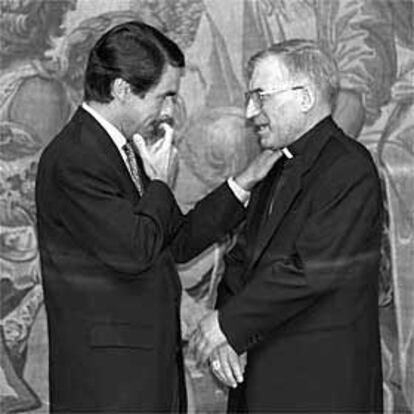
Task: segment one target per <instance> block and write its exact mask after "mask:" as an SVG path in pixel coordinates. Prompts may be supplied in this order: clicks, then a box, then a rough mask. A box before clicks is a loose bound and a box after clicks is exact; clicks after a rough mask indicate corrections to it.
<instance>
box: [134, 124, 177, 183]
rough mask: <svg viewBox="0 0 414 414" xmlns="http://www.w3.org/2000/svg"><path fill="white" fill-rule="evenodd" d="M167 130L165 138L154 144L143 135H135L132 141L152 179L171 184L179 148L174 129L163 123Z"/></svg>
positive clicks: (162, 125)
mask: <svg viewBox="0 0 414 414" xmlns="http://www.w3.org/2000/svg"><path fill="white" fill-rule="evenodd" d="M161 127H162V128H163V129H164V130H165V135H164V137H163V138H161V139H159V140H157V141H155V142H154V143H152V144H147V143H146V142H145V140H144V138H143V137H142V136H141V135H138V134H136V135H134V136H133V137H132V142H133V144H134V146H135V149H136V150H137V151H138V152H139V154H140V156H141V158H142V162H143V165H144V169H145V172H146V173H147V175H148V177H149V178H150V179H151V180H161V181H164V182H165V183H166V184H171V182H172V180H173V179H174V170H175V168H176V165H177V153H178V151H177V148H176V147H175V146H174V145H173V132H174V131H173V129H172V127H171V126H170V125H168V124H166V123H163V124H161Z"/></svg>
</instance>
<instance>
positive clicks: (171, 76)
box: [123, 65, 183, 140]
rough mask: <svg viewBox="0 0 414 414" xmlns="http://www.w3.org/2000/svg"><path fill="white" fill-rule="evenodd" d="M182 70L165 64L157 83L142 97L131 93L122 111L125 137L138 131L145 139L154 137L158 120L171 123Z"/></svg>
mask: <svg viewBox="0 0 414 414" xmlns="http://www.w3.org/2000/svg"><path fill="white" fill-rule="evenodd" d="M182 72H183V70H182V69H181V68H175V67H172V66H170V65H167V68H166V70H165V71H164V73H163V74H162V76H161V79H160V81H159V83H158V84H157V85H156V86H155V87H154V88H152V89H150V90H149V91H148V92H147V93H146V94H145V96H144V97H141V96H138V95H133V94H132V95H131V96H130V99H129V102H128V105H127V106H126V109H125V113H124V123H123V132H124V134H125V136H126V137H131V136H132V135H134V134H135V133H139V134H140V135H142V136H143V137H144V138H145V139H146V140H154V139H156V137H155V136H156V135H157V133H158V131H157V129H158V127H159V124H160V122H162V121H165V120H166V119H167V122H168V121H169V122H170V123H172V120H173V118H174V110H175V105H176V99H177V94H178V90H179V87H180V78H181V76H182Z"/></svg>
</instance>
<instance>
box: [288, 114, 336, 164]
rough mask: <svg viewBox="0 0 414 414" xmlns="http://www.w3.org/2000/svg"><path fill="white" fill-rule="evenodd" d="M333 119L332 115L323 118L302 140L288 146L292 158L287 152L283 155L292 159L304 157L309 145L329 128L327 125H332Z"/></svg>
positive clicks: (299, 139)
mask: <svg viewBox="0 0 414 414" xmlns="http://www.w3.org/2000/svg"><path fill="white" fill-rule="evenodd" d="M332 122H333V121H332V118H331V116H330V115H328V116H327V117H325V118H323V119H322V120H321V121H319V122H318V123H317V124H316V125H315V126H314V127H313V128H311V129H310V130H309V131H307V132H305V133H304V134H303V135H302V136H301V137H300V138H298V139H297V140H296V141H295V142H292V144H290V145H288V146H287V147H286V148H284V149H287V150H288V151H289V152H290V154H291V155H292V157H289V156H288V155H287V154H286V153H285V152H283V151H282V152H283V154H284V155H285V156H286V157H287V158H289V159H291V158H295V157H297V156H300V155H302V154H303V153H304V152H305V151H306V146H307V143H308V142H309V141H310V140H312V139H313V138H315V137H317V136H319V135H320V134H321V132H322V131H323V130H324V129H325V128H326V127H327V125H331V124H332Z"/></svg>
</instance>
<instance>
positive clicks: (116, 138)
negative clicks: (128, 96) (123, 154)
mask: <svg viewBox="0 0 414 414" xmlns="http://www.w3.org/2000/svg"><path fill="white" fill-rule="evenodd" d="M82 108H83V109H84V110H85V111H86V112H88V113H89V114H90V115H91V116H93V117H94V118H95V120H96V121H97V122H98V123H99V124H100V125H101V126H102V128H103V129H104V130H105V131H106V132H107V133H108V135H109V136H110V137H111V139H112V141H113V142H114V144H115V145H116V147H117V148H118V149H119V150H120V151H121V150H122V147H123V146H124V145H125V144H126V142H127V140H126V138H125V136H124V135H123V134H122V133H121V131H120V130H119V129H118V128H116V127H115V126H114V125H112V124H111V123H110V122H109V121H107V120H106V119H105V118H104V117H103V116H102V115H101V114H99V113H98V112H97V111H96V110H95V109H93V108H91V107H90V106H89V105H88V104H87V103H86V102H83V103H82Z"/></svg>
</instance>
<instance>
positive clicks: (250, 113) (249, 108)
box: [245, 99, 260, 119]
mask: <svg viewBox="0 0 414 414" xmlns="http://www.w3.org/2000/svg"><path fill="white" fill-rule="evenodd" d="M259 114H260V108H258V107H257V105H255V103H254V102H253V99H249V100H248V101H247V105H246V112H245V117H246V119H252V118H254V117H256V116H257V115H259Z"/></svg>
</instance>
